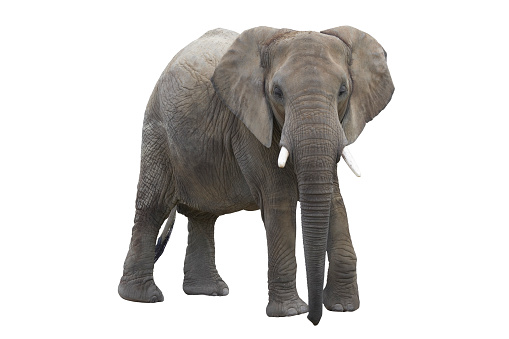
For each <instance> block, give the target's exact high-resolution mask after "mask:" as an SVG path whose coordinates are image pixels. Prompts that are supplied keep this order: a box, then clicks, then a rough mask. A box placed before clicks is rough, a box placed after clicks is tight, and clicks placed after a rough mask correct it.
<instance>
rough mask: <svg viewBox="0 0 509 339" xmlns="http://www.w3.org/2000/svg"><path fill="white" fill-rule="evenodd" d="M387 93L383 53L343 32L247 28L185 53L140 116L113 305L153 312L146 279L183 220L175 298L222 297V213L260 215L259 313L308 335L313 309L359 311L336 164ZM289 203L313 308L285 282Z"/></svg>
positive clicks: (291, 251) (291, 230) (290, 239)
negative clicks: (131, 205) (136, 172)
mask: <svg viewBox="0 0 509 339" xmlns="http://www.w3.org/2000/svg"><path fill="white" fill-rule="evenodd" d="M393 91H394V86H393V84H392V80H391V76H390V74H389V70H388V68H387V62H386V53H385V51H384V49H383V48H382V47H381V46H380V45H379V44H378V42H377V41H376V40H375V39H373V38H372V37H371V36H370V35H368V34H366V33H364V32H361V31H359V30H357V29H355V28H352V27H346V26H343V27H337V28H333V29H329V30H326V31H323V32H321V33H318V32H300V31H293V30H289V29H274V28H269V27H257V28H253V29H249V30H247V31H244V32H243V33H242V34H240V35H239V34H237V33H234V32H232V31H228V30H224V29H216V30H212V31H209V32H207V33H206V34H205V35H203V36H202V37H200V38H199V39H198V40H196V41H194V42H192V43H191V44H190V45H188V46H187V47H185V48H184V49H183V50H181V51H180V52H179V53H178V54H177V55H176V56H175V57H174V58H173V60H172V61H171V62H170V63H169V65H168V66H167V67H166V69H165V70H164V72H163V74H162V75H161V77H160V79H159V81H158V82H157V84H156V86H155V89H154V91H153V93H152V95H151V97H150V101H149V103H148V105H147V109H146V112H145V118H144V122H143V135H142V153H141V169H140V177H139V183H138V193H137V198H136V213H135V219H134V227H133V230H132V238H131V244H130V246H129V252H128V253H127V258H126V260H125V263H124V271H123V276H122V278H121V280H120V284H119V287H118V292H119V294H120V296H121V297H122V298H124V299H127V300H131V301H139V302H158V301H163V295H162V293H161V291H160V290H159V288H158V287H157V286H156V284H155V283H154V278H153V268H154V262H155V260H156V259H157V257H158V256H159V255H160V253H161V252H162V250H163V249H164V245H165V243H166V241H167V240H168V237H169V234H170V233H171V228H172V226H173V221H174V217H175V211H176V210H178V212H179V213H181V214H183V215H185V216H187V218H188V230H189V238H188V246H187V251H186V257H185V263H184V273H185V276H184V283H183V288H184V291H185V293H187V294H205V295H227V294H228V291H229V290H228V286H227V285H226V283H225V282H224V281H223V280H222V279H221V277H220V275H219V274H218V272H217V270H216V266H215V254H214V253H215V249H214V224H215V222H216V219H217V218H218V216H220V215H223V214H226V213H232V212H235V211H240V210H250V211H251V210H257V209H260V210H261V214H262V219H263V222H264V224H265V230H266V235H267V246H268V265H269V268H268V290H269V302H268V306H267V309H266V312H267V315H268V316H272V317H279V316H291V315H296V314H301V313H305V312H308V311H309V314H308V319H309V320H311V322H312V323H313V324H315V325H316V324H318V322H319V321H320V318H321V316H322V305H325V307H326V308H327V309H328V310H331V311H354V310H356V309H357V308H358V307H359V297H358V290H357V275H356V260H357V259H356V255H355V252H354V249H353V247H352V243H351V240H350V234H349V230H348V221H347V216H346V211H345V207H344V204H343V199H342V197H341V194H340V191H339V186H338V178H337V163H338V162H339V160H340V157H341V155H342V153H345V152H343V150H344V149H345V146H347V145H348V144H351V143H352V142H354V141H355V140H356V139H357V137H358V136H359V134H360V133H361V131H362V130H363V128H364V125H365V124H366V123H367V122H368V121H370V120H371V119H373V118H374V117H375V116H376V115H377V114H378V113H379V112H380V111H381V110H382V109H384V108H385V106H386V105H387V103H388V102H389V101H390V99H391V96H392V93H393ZM278 155H279V156H278ZM343 155H345V154H343ZM347 159H348V157H347ZM348 162H350V161H348ZM298 201H299V202H300V206H301V214H302V216H301V218H302V219H301V220H302V234H303V240H304V255H305V263H306V274H307V286H308V296H309V300H308V304H309V306H308V305H307V304H306V303H305V302H304V301H302V300H301V299H300V298H299V295H298V294H297V290H296V283H295V277H296V269H297V264H296V260H295V234H296V206H297V202H298ZM166 219H168V221H167V223H166V227H165V229H164V230H163V234H162V236H161V238H160V239H159V242H158V244H157V247H156V240H157V235H158V233H159V229H160V227H161V225H162V223H163V222H164V221H165V220H166ZM156 252H157V253H156ZM326 252H327V254H328V260H329V270H328V273H327V284H326V286H325V288H324V287H323V285H324V275H325V269H324V267H325V253H326Z"/></svg>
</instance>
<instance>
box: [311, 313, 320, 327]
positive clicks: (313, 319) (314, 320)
mask: <svg viewBox="0 0 509 339" xmlns="http://www.w3.org/2000/svg"><path fill="white" fill-rule="evenodd" d="M317 313H318V314H315V312H311V311H310V312H309V314H308V319H309V321H311V322H312V323H313V325H315V326H316V325H318V323H319V322H320V319H322V310H320V312H317Z"/></svg>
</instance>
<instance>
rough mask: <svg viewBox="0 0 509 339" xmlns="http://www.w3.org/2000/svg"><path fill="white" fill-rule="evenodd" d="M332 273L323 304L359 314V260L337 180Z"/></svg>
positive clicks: (331, 232)
mask: <svg viewBox="0 0 509 339" xmlns="http://www.w3.org/2000/svg"><path fill="white" fill-rule="evenodd" d="M327 256H328V258H329V272H328V274H327V285H326V286H325V290H324V297H323V303H324V305H325V307H326V308H327V309H328V310H329V311H339V312H344V311H350V312H351V311H355V310H356V309H358V308H359V291H358V288H357V271H356V265H357V257H356V255H355V251H354V249H353V246H352V240H351V239H350V231H349V229H348V219H347V216H346V209H345V205H344V203H343V198H342V197H341V193H340V191H339V185H338V183H337V181H335V183H334V191H333V198H332V204H331V215H330V221H329V236H328V241H327Z"/></svg>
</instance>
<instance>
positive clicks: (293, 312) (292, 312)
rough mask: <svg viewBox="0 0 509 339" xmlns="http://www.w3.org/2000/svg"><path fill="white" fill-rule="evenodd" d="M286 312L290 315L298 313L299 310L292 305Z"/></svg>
mask: <svg viewBox="0 0 509 339" xmlns="http://www.w3.org/2000/svg"><path fill="white" fill-rule="evenodd" d="M286 314H288V315H296V314H297V310H296V309H295V308H293V307H290V308H289V309H288V311H287V312H286Z"/></svg>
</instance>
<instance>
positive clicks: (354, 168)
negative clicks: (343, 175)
mask: <svg viewBox="0 0 509 339" xmlns="http://www.w3.org/2000/svg"><path fill="white" fill-rule="evenodd" d="M341 156H342V157H343V159H345V162H346V164H347V165H348V167H350V169H351V170H352V172H353V173H354V174H355V175H356V176H358V177H360V176H361V171H360V170H359V166H357V164H356V163H355V160H353V157H352V153H350V151H349V150H348V148H346V147H344V148H343V153H342V154H341Z"/></svg>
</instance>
